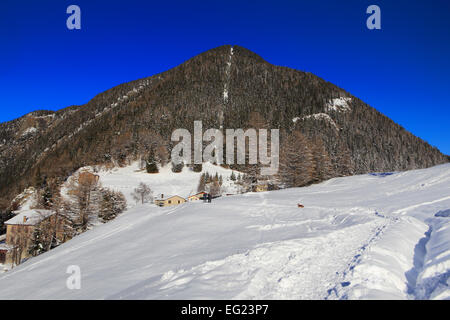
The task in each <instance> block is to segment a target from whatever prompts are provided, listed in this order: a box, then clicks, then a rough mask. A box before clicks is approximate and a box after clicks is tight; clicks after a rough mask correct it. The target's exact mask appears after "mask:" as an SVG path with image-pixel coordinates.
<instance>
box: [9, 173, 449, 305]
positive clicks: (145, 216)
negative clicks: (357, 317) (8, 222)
mask: <svg viewBox="0 0 450 320" xmlns="http://www.w3.org/2000/svg"><path fill="white" fill-rule="evenodd" d="M449 182H450V165H442V166H437V167H434V168H430V169H425V170H417V171H410V172H402V173H395V174H392V175H361V176H354V177H347V178H338V179H332V180H329V181H327V182H324V183H322V184H319V185H314V186H310V187H307V188H295V189H288V190H280V191H272V192H264V193H250V194H245V195H237V196H229V197H223V198H221V199H217V200H214V201H213V202H212V203H211V204H204V203H201V202H197V203H187V204H184V205H181V206H178V207H175V208H157V207H154V206H151V205H144V206H137V207H134V208H132V209H130V210H129V211H127V212H126V213H124V214H123V215H122V216H120V217H118V218H117V219H115V220H114V221H112V222H110V223H107V224H105V225H102V226H99V227H97V228H95V229H94V230H91V231H89V232H86V233H84V234H82V235H80V236H78V237H76V238H75V239H73V240H71V241H70V242H68V243H66V244H63V245H61V246H60V247H58V248H56V249H54V250H52V251H51V252H48V253H46V254H43V255H41V256H39V257H36V258H33V259H31V260H29V261H27V262H26V263H24V264H22V265H20V266H19V267H17V268H15V269H13V270H12V271H9V272H7V273H4V274H2V275H0V298H1V299H5V298H6V299H7V298H19V299H20V298H29V299H49V298H56V299H200V298H206V299H210V298H215V299H231V298H234V299H346V298H349V299H372V298H374V299H377V298H388V299H389V298H392V299H407V298H441V299H442V298H449V297H450V290H449V289H448V281H449V276H448V274H449V272H448V271H449V270H450V265H449V262H450V218H449V217H435V216H434V215H435V213H437V212H439V211H445V210H447V209H450V197H449V196H450V183H449ZM297 203H302V204H303V205H304V206H305V208H298V207H297ZM430 226H433V228H432V230H433V231H432V232H429V230H430ZM427 232H429V233H428V235H426V233H427ZM423 238H425V239H426V241H424V240H422V239H423ZM69 265H78V266H80V268H81V276H82V277H81V279H82V282H81V289H80V290H69V289H67V287H66V279H67V277H68V276H69V275H68V274H66V269H67V267H68V266H69ZM411 286H412V287H411Z"/></svg>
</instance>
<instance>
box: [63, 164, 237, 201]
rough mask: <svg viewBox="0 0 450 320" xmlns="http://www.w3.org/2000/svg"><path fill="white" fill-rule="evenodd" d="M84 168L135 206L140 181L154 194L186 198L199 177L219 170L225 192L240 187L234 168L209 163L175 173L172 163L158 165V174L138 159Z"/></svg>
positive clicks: (65, 190) (213, 173)
mask: <svg viewBox="0 0 450 320" xmlns="http://www.w3.org/2000/svg"><path fill="white" fill-rule="evenodd" d="M83 170H89V171H91V172H94V171H95V173H96V174H98V176H99V181H100V183H101V185H102V186H103V187H105V188H109V189H112V190H115V191H120V192H122V193H123V194H124V196H125V198H126V199H127V203H128V206H129V207H133V206H134V205H135V204H136V202H135V200H134V199H133V196H132V193H133V191H134V189H135V188H136V187H138V185H139V183H141V182H143V183H145V184H147V185H148V186H150V188H151V189H152V192H153V196H155V197H156V196H160V195H161V194H164V196H165V197H167V196H173V195H179V196H181V197H184V198H187V197H188V196H190V195H192V194H195V193H197V187H198V183H199V181H200V176H201V174H202V173H206V172H207V173H208V174H209V175H211V176H215V175H216V173H217V174H218V175H221V176H222V178H223V185H222V191H223V193H224V194H226V193H228V194H235V193H238V190H237V186H236V185H235V183H234V182H233V181H231V179H230V176H231V173H232V172H233V171H232V170H230V169H225V168H223V167H221V166H216V165H213V164H211V163H209V162H207V163H204V164H203V166H202V171H201V172H194V171H192V169H190V168H187V167H184V168H183V171H182V172H180V173H174V172H172V165H171V164H170V163H169V164H168V165H166V166H164V167H162V168H159V173H157V174H149V173H147V172H146V171H145V169H139V164H138V162H137V161H136V162H133V163H131V164H130V165H129V166H125V167H114V168H112V169H105V168H97V170H95V169H94V168H93V167H89V166H88V167H83V168H80V169H79V170H78V171H83ZM234 173H235V175H237V174H238V173H239V172H236V171H235V172H234ZM73 176H74V175H73ZM73 176H72V177H73ZM72 177H71V178H72ZM71 178H69V179H68V181H70V179H71ZM67 184H68V182H67V183H66V184H65V186H63V194H66V193H67V188H66V186H67Z"/></svg>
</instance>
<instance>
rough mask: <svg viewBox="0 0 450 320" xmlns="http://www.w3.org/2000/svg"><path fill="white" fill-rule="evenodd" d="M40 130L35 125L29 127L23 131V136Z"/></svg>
mask: <svg viewBox="0 0 450 320" xmlns="http://www.w3.org/2000/svg"><path fill="white" fill-rule="evenodd" d="M36 132H38V129H37V128H35V127H29V128H27V129H26V130H24V131H23V133H22V137H25V136H27V135H30V134H33V133H36Z"/></svg>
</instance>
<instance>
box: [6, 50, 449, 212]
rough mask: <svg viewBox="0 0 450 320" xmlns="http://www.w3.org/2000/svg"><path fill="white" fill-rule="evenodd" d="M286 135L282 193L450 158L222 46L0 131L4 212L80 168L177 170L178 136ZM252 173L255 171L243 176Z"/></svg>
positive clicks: (304, 80) (286, 72) (308, 81)
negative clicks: (173, 159) (225, 132)
mask: <svg viewBox="0 0 450 320" xmlns="http://www.w3.org/2000/svg"><path fill="white" fill-rule="evenodd" d="M194 120H202V121H203V128H204V129H206V128H220V127H223V128H249V127H260V128H263V127H264V128H279V129H280V135H281V147H280V160H281V167H280V168H281V169H280V174H279V176H278V177H277V178H278V181H279V182H280V184H281V185H284V186H288V187H289V186H301V185H307V184H310V183H314V182H318V181H322V180H324V179H328V178H330V177H336V176H343V175H351V174H359V173H367V172H375V171H376V172H380V171H383V172H384V171H394V170H409V169H416V168H425V167H430V166H433V165H436V164H440V163H444V162H447V161H448V157H447V156H445V155H443V154H442V153H440V152H439V150H438V149H436V148H434V147H432V146H430V145H429V144H428V143H426V142H424V141H423V140H421V139H420V138H418V137H416V136H414V135H413V134H411V133H409V132H408V131H406V130H405V129H404V128H402V127H401V126H399V125H397V124H396V123H394V122H393V121H392V120H390V119H389V118H387V117H386V116H384V115H382V114H381V113H379V112H378V111H377V110H375V109H373V108H372V107H370V106H368V105H367V104H365V103H364V102H363V101H361V100H359V99H358V98H356V97H354V96H352V95H351V94H349V93H348V92H346V91H344V90H342V89H340V88H338V87H337V86H335V85H333V84H331V83H329V82H327V81H325V80H323V79H321V78H319V77H317V76H315V75H313V74H311V73H307V72H302V71H298V70H293V69H289V68H286V67H279V66H274V65H272V64H270V63H268V62H266V61H264V60H263V59H262V58H261V57H259V56H258V55H256V54H255V53H253V52H251V51H249V50H247V49H245V48H242V47H239V46H233V47H232V46H221V47H218V48H215V49H212V50H209V51H207V52H205V53H202V54H200V55H198V56H196V57H194V58H192V59H190V60H188V61H186V62H185V63H183V64H181V65H180V66H178V67H176V68H173V69H171V70H168V71H166V72H163V73H161V74H157V75H154V76H151V77H149V78H145V79H140V80H136V81H132V82H129V83H125V84H122V85H119V86H117V87H114V88H112V89H110V90H108V91H106V92H103V93H100V94H99V95H97V96H96V97H94V98H93V99H92V100H91V101H89V103H87V104H86V105H83V106H73V107H69V108H66V109H63V110H60V111H57V112H52V111H36V112H32V113H30V114H27V115H25V116H23V117H21V118H19V119H16V120H13V121H10V122H6V123H2V124H0V197H1V207H2V208H6V207H8V206H10V205H11V200H12V199H13V198H14V196H16V195H17V194H18V193H20V192H22V191H23V189H24V188H26V187H28V186H35V187H38V188H39V187H40V186H41V185H42V183H43V181H45V182H46V183H48V184H52V185H54V186H57V185H59V184H60V183H61V182H62V181H64V179H65V178H66V177H67V176H68V175H70V174H71V173H72V172H74V171H75V170H76V169H78V168H79V167H81V166H85V165H91V164H104V163H105V164H107V163H114V164H118V165H120V164H123V163H124V162H125V161H126V160H127V159H132V158H138V157H140V156H144V157H147V156H148V154H150V153H153V154H155V157H156V158H157V160H158V161H159V162H168V161H170V159H169V158H170V156H169V155H170V150H171V148H172V147H173V143H172V142H171V141H170V136H171V133H172V131H173V130H174V129H176V128H186V129H188V130H190V131H191V132H193V124H194ZM235 167H236V169H239V170H244V171H249V172H251V171H252V170H251V169H252V168H251V167H250V166H249V167H242V166H235Z"/></svg>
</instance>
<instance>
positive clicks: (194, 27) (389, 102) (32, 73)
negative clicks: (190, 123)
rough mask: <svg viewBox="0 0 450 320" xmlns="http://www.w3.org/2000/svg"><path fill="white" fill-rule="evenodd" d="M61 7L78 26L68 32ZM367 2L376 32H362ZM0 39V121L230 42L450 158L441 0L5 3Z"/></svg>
mask: <svg viewBox="0 0 450 320" xmlns="http://www.w3.org/2000/svg"><path fill="white" fill-rule="evenodd" d="M71 4H76V5H79V6H80V8H81V13H82V22H81V27H82V29H81V30H79V31H70V30H68V29H67V28H66V19H67V17H68V14H66V8H67V7H68V6H69V5H71ZM370 4H377V5H379V6H380V8H381V19H382V22H381V23H382V30H374V31H370V30H368V29H367V28H366V18H367V16H368V15H367V14H366V13H365V11H366V8H367V7H368V5H370ZM0 40H1V41H0V98H1V100H0V121H1V122H3V121H8V120H11V119H14V118H17V117H19V116H21V115H23V114H25V113H28V112H30V111H33V110H37V109H48V110H57V109H60V108H64V107H66V106H70V105H81V104H84V103H86V102H88V101H89V100H90V99H91V98H92V97H93V96H94V95H96V94H97V93H100V92H102V91H104V90H107V89H109V88H111V87H113V86H115V85H118V84H120V83H123V82H127V81H130V80H135V79H138V78H142V77H147V76H150V75H153V74H155V73H159V72H162V71H165V70H167V69H169V68H172V67H174V66H176V65H178V64H180V63H182V62H183V61H185V60H187V59H189V58H191V57H192V56H194V55H196V54H199V53H201V52H203V51H206V50H208V49H211V48H213V47H217V46H220V45H223V44H236V45H241V46H244V47H246V48H248V49H250V50H252V51H254V52H256V53H258V54H259V55H261V56H262V57H263V58H264V59H266V60H267V61H269V62H271V63H273V64H277V65H283V66H288V67H291V68H295V69H299V70H304V71H309V72H312V73H314V74H316V75H318V76H320V77H322V78H324V79H325V80H328V81H330V82H332V83H334V84H336V85H338V86H340V87H342V88H343V89H345V90H347V91H349V92H350V93H352V94H353V95H356V96H358V97H359V98H361V99H362V100H363V101H365V102H367V103H368V104H370V105H371V106H373V107H375V108H376V109H378V110H380V111H381V112H382V113H384V114H385V115H387V116H389V117H390V118H392V119H393V120H394V121H396V122H397V123H399V124H401V125H402V126H404V127H405V128H406V129H407V130H409V131H411V132H412V133H414V134H415V135H417V136H419V137H421V138H423V139H425V140H426V141H428V142H429V143H431V144H432V145H434V146H437V147H438V148H439V149H441V151H443V152H444V153H446V154H450V130H448V129H449V124H450V102H449V101H450V99H449V93H450V43H449V42H450V41H449V40H450V1H448V0H428V1H422V0H420V1H406V0H395V1H393V0H389V1H380V0H371V1H366V0H342V1H336V0H335V1H331V0H330V1H325V0H317V1H311V0H308V1H306V0H305V1H303V0H290V1H285V0H276V1H264V0H258V1H253V0H251V1H250V0H237V1H235V0H228V1H216V0H205V1H197V0H189V1H186V0H184V1H170V0H168V1H152V0H145V1H144V0H142V1H136V0H127V1H100V0H89V1H85V0H71V1H65V0H54V1H50V0H39V1H34V0H33V1H31V0H30V1H13V0H3V1H2V2H1V5H0Z"/></svg>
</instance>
